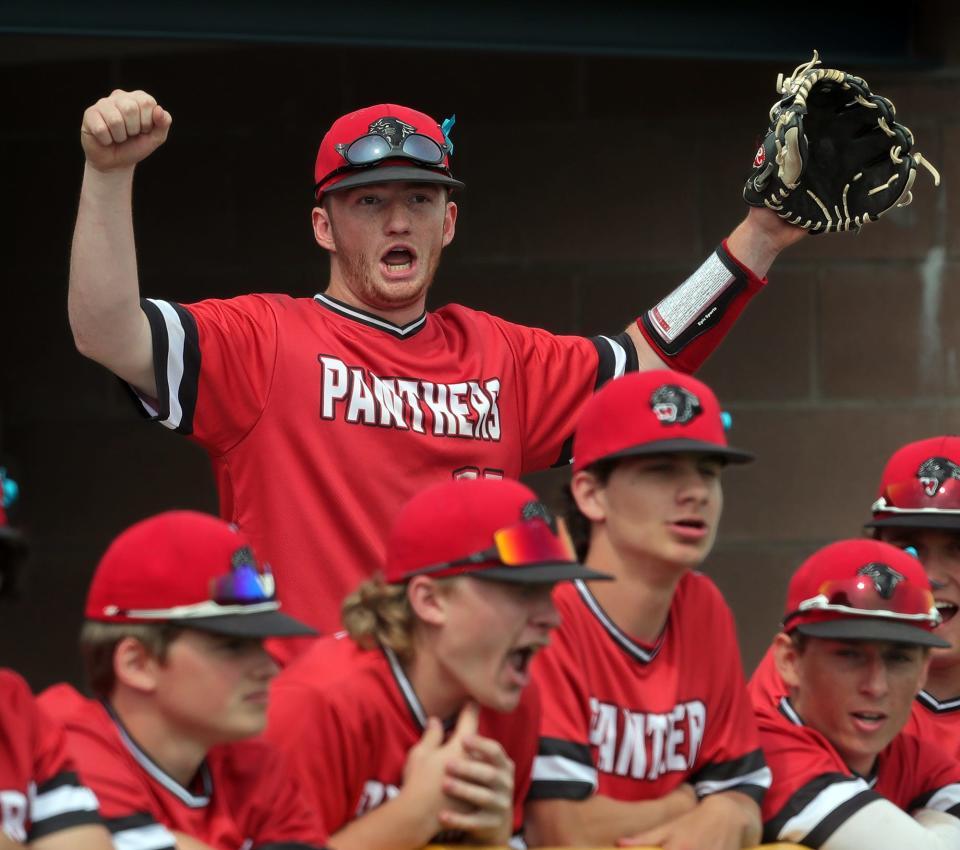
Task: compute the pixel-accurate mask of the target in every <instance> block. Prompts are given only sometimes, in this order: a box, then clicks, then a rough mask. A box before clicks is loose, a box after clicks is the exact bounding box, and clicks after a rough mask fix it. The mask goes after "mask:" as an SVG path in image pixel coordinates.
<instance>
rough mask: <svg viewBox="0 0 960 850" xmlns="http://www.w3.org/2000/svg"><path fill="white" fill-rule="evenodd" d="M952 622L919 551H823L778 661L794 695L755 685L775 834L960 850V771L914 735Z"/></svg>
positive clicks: (942, 751)
mask: <svg viewBox="0 0 960 850" xmlns="http://www.w3.org/2000/svg"><path fill="white" fill-rule="evenodd" d="M939 622H940V616H939V614H938V613H937V609H936V606H935V603H934V598H933V593H932V591H931V586H930V581H929V580H928V578H927V576H926V575H925V574H924V569H923V566H922V565H921V564H920V562H919V561H918V560H917V559H915V558H914V557H913V556H912V555H910V554H908V553H907V552H904V551H903V550H901V549H897V548H896V547H894V546H891V545H889V544H887V543H882V542H880V541H877V540H846V541H841V542H840V543H834V544H832V545H831V546H827V547H826V548H824V549H821V550H820V551H818V552H816V553H815V554H814V555H812V556H811V557H810V558H809V559H807V561H805V562H804V563H803V564H802V565H801V566H800V568H799V569H798V570H797V572H796V573H795V574H794V576H793V578H792V579H791V581H790V588H789V590H788V593H787V604H786V610H785V615H784V619H783V631H782V632H780V633H779V634H778V635H777V636H776V638H775V639H774V641H773V647H772V649H773V658H774V661H775V664H776V667H777V670H778V672H779V674H780V676H781V677H782V679H783V681H784V683H785V684H786V690H787V694H786V695H785V696H782V697H780V698H778V699H776V700H773V699H771V698H770V694H769V691H766V690H764V689H756V688H754V686H753V683H751V695H752V696H753V700H754V706H755V710H756V714H757V720H758V724H759V727H760V739H761V743H762V745H763V749H764V753H765V754H766V756H767V759H768V761H769V763H770V768H771V769H772V771H773V774H774V777H775V781H774V784H773V787H772V788H771V789H770V791H769V793H768V794H767V797H766V799H765V800H764V805H763V818H764V838H765V840H767V841H777V840H779V841H793V842H797V843H800V844H803V845H805V846H808V847H819V848H824V850H862V848H871V850H903V848H910V850H946V848H953V850H956V848H960V763H958V762H957V759H956V756H955V755H954V754H953V750H952V748H951V747H948V746H944V745H943V743H941V742H938V741H935V740H931V739H930V738H929V737H926V736H923V735H918V734H916V733H915V732H913V731H908V730H905V729H904V724H905V723H906V722H907V719H908V717H909V716H910V711H911V706H912V705H913V703H914V697H915V696H916V695H917V693H918V691H919V690H920V688H922V687H923V683H924V680H925V678H926V674H927V668H928V665H929V662H930V658H929V653H930V648H931V647H942V648H946V647H948V646H949V644H948V643H947V642H946V641H945V640H943V639H942V638H940V637H938V636H937V635H935V634H934V633H933V629H934V628H935V627H936V625H937V624H938V623H939Z"/></svg>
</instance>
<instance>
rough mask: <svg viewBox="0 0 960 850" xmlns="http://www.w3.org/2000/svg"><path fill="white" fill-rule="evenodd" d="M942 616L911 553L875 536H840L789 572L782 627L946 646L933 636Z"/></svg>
mask: <svg viewBox="0 0 960 850" xmlns="http://www.w3.org/2000/svg"><path fill="white" fill-rule="evenodd" d="M939 624H940V615H939V613H938V612H937V607H936V604H935V603H934V601H933V591H932V589H931V587H930V580H929V579H928V578H927V574H926V573H925V572H924V570H923V565H922V564H921V563H920V561H918V560H917V559H916V558H915V557H914V556H913V555H910V554H909V553H907V552H905V551H903V550H902V549H898V548H897V547H896V546H891V545H890V544H889V543H882V542H881V541H879V540H863V539H860V540H841V541H840V542H838V543H831V544H830V545H829V546H825V547H824V548H823V549H820V550H818V551H817V552H815V553H814V554H813V555H811V556H810V557H809V558H807V560H806V561H804V562H803V563H802V564H801V565H800V568H799V569H798V570H797V571H796V572H795V573H794V574H793V578H792V579H790V587H789V589H788V590H787V606H786V609H785V612H784V618H783V628H784V631H787V632H793V631H797V632H800V633H801V634H805V635H810V636H812V637H820V638H833V639H836V640H882V641H892V642H894V643H909V644H916V645H920V646H937V647H948V646H950V644H949V643H948V642H947V641H945V640H942V639H941V638H939V637H937V636H936V635H934V634H933V629H934V628H935V627H936V626H937V625H939Z"/></svg>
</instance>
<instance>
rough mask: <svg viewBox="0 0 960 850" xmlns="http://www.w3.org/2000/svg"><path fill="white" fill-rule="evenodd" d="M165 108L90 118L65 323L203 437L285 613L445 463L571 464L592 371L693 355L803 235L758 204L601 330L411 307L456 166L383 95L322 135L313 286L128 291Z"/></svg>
mask: <svg viewBox="0 0 960 850" xmlns="http://www.w3.org/2000/svg"><path fill="white" fill-rule="evenodd" d="M171 121H172V119H171V116H170V114H169V113H168V112H166V111H165V110H164V109H162V108H161V107H160V106H158V105H157V104H156V101H155V100H154V99H153V98H152V97H151V96H149V95H147V94H145V93H143V92H132V93H128V92H122V91H116V92H114V93H113V94H112V95H110V96H109V97H107V98H104V99H102V100H100V101H98V102H97V103H96V104H95V105H94V106H92V107H91V108H90V109H88V110H87V111H86V113H85V115H84V121H83V129H82V141H83V148H84V151H85V154H86V168H85V170H84V178H83V187H82V191H81V198H80V208H79V215H78V219H77V225H76V231H75V235H74V242H73V254H72V259H71V275H70V321H71V326H72V328H73V332H74V337H75V339H76V342H77V345H78V347H79V349H80V351H82V352H83V353H84V354H86V355H87V356H89V357H91V358H93V359H94V360H97V361H98V362H100V363H102V364H103V365H105V366H106V367H107V368H109V369H110V370H112V371H113V372H115V373H116V374H117V375H119V376H120V377H121V378H123V379H124V380H126V381H127V382H129V383H130V385H131V386H132V387H134V388H136V390H137V391H138V393H139V395H140V398H141V400H142V402H143V407H144V408H145V409H146V410H147V411H148V413H149V414H150V415H151V416H152V417H153V418H154V419H156V420H159V421H161V422H162V423H163V424H164V425H166V426H167V427H169V428H172V429H174V430H176V431H178V432H179V433H182V434H188V435H192V437H193V438H194V439H195V440H197V441H198V442H199V443H201V444H202V445H203V446H204V447H205V448H206V449H207V450H208V451H209V453H210V454H211V456H212V458H213V463H214V467H215V472H216V475H217V478H218V486H219V490H220V503H221V510H222V512H223V514H224V517H225V518H227V519H230V520H233V521H236V522H237V523H239V524H240V525H241V526H242V527H243V528H244V530H245V531H246V532H247V533H248V534H250V535H251V538H252V539H253V542H254V545H255V546H257V549H258V551H260V552H261V553H262V556H263V557H264V558H266V559H268V560H269V561H270V562H271V563H272V564H273V565H274V567H275V569H276V571H277V575H278V577H279V579H280V586H281V589H282V592H283V593H284V604H285V605H286V606H287V608H288V609H289V610H290V611H291V613H292V614H294V615H296V616H298V617H300V618H301V619H303V620H305V621H306V622H309V623H310V624H311V625H313V626H315V627H317V628H319V629H320V630H321V631H327V632H329V631H333V630H335V629H336V628H337V627H338V625H339V623H338V612H339V610H340V603H341V601H342V600H343V598H344V597H345V596H346V594H347V593H349V592H350V591H352V590H353V589H354V588H355V587H356V586H357V585H358V584H359V583H360V582H361V581H362V580H364V579H365V578H368V577H369V576H370V574H371V570H372V569H373V565H376V564H379V563H381V562H382V558H383V548H384V534H385V529H386V528H387V527H389V524H390V522H391V521H392V519H393V518H394V517H395V516H396V513H397V510H398V508H399V506H400V505H402V504H403V503H404V502H405V501H407V499H409V498H410V497H411V496H413V495H414V494H415V493H417V492H419V491H420V490H422V489H423V488H424V487H425V486H428V485H429V484H431V483H435V482H438V481H443V480H444V479H449V478H450V477H451V476H474V477H476V476H482V477H513V478H516V477H518V476H519V475H520V474H521V473H524V472H528V471H531V470H535V469H542V468H545V467H548V466H550V465H551V464H555V463H557V462H563V461H565V460H566V457H565V446H566V444H567V441H568V438H569V436H570V434H571V432H572V430H573V423H574V420H575V418H576V415H577V413H578V411H579V409H580V406H581V405H582V403H583V402H584V401H585V400H586V399H587V398H588V397H589V395H590V394H591V393H592V392H593V391H594V390H595V389H596V387H598V386H599V385H601V384H603V383H604V382H605V381H606V380H608V379H609V378H611V377H614V376H618V375H621V374H623V373H624V372H625V371H630V370H636V369H645V368H661V367H662V366H663V365H664V363H667V364H668V365H670V366H671V367H674V368H677V369H681V370H684V371H693V370H695V369H696V368H697V367H698V366H699V365H700V363H702V362H703V360H704V359H705V358H706V356H707V355H708V354H709V353H710V351H712V350H713V348H714V347H715V346H716V345H717V344H718V343H719V341H720V340H721V339H722V337H723V335H724V334H725V333H726V331H727V330H728V329H729V327H730V326H731V324H732V323H733V321H734V320H735V318H736V316H737V315H738V314H739V312H740V311H741V310H742V309H743V307H744V306H745V305H746V303H747V301H748V300H749V298H750V297H751V296H752V295H753V294H755V293H756V292H758V291H759V290H760V289H761V287H762V286H763V283H764V280H762V279H761V278H762V276H763V275H764V274H766V272H767V269H768V268H769V267H770V265H771V263H772V262H773V260H774V258H775V257H776V256H777V254H778V253H779V252H780V251H781V250H782V249H783V248H784V247H786V246H788V245H789V244H791V243H793V242H795V241H796V240H798V239H799V238H800V237H801V236H802V235H803V234H804V232H805V231H804V230H802V229H801V228H798V227H793V226H791V225H789V224H786V223H784V222H783V221H781V219H780V218H778V217H777V215H776V214H774V212H772V211H771V210H768V209H761V208H758V209H753V210H751V211H750V213H749V214H748V215H747V217H746V218H745V219H744V221H743V222H742V223H741V224H740V225H739V226H738V227H737V228H736V229H735V230H734V231H733V233H732V234H731V235H730V236H729V238H728V239H727V240H725V241H724V243H723V245H722V246H721V247H719V248H718V249H717V251H716V252H715V253H714V254H713V255H711V257H710V258H709V259H708V260H707V261H706V263H705V264H704V265H703V267H702V268H701V269H700V270H699V271H698V272H696V273H695V274H694V275H693V277H692V279H691V281H690V282H689V284H688V285H685V287H683V288H682V291H679V294H678V293H675V297H674V298H673V300H671V301H670V302H669V303H668V302H667V301H665V302H663V303H661V304H660V305H658V309H657V310H655V311H651V312H650V313H649V314H647V315H645V316H644V318H643V319H642V320H640V321H638V322H631V323H630V326H629V327H628V328H627V329H626V330H623V331H620V330H617V329H611V330H612V334H611V336H609V337H603V336H598V337H594V338H591V339H587V338H581V337H572V336H571V337H560V336H554V335H552V334H549V333H547V332H545V331H541V330H536V329H532V328H528V327H524V326H520V325H515V324H512V323H509V322H506V321H503V320H501V319H498V318H496V317H494V316H490V315H488V314H485V313H479V312H477V311H474V310H470V309H467V308H464V307H460V306H457V305H449V306H446V307H442V308H440V309H439V310H436V311H434V312H426V311H425V304H426V297H427V290H428V288H429V287H430V284H431V282H432V280H433V277H434V273H435V271H436V269H437V265H438V262H439V258H440V254H441V252H442V250H443V249H444V248H445V247H446V246H447V245H449V244H450V242H451V241H452V240H453V238H454V233H455V230H456V224H457V205H456V204H455V203H454V202H453V201H452V200H451V196H450V192H451V191H453V190H456V189H458V188H460V187H462V185H463V184H462V183H460V182H459V181H457V180H455V179H454V178H453V177H452V175H451V172H450V152H451V150H452V145H451V144H450V142H449V138H448V136H447V134H446V133H445V132H444V131H443V129H442V128H441V127H440V126H439V125H438V124H437V122H436V121H434V120H433V119H431V118H430V117H428V116H427V115H424V114H423V113H421V112H417V111H414V110H412V109H408V108H406V107H403V106H396V105H389V104H387V105H381V106H374V107H369V108H366V109H361V110H359V111H357V112H354V113H351V114H349V115H346V116H344V117H342V118H340V119H338V120H337V121H336V122H335V123H334V125H333V126H332V128H331V129H330V131H329V132H328V133H327V134H326V136H325V137H324V139H323V142H322V144H321V146H320V150H319V154H318V157H317V164H316V171H315V179H316V194H315V197H316V206H315V208H314V210H313V229H314V234H315V237H316V241H317V243H318V244H319V245H320V246H321V247H322V248H323V249H324V250H326V251H327V252H328V253H329V255H330V278H329V281H328V283H327V286H326V289H325V291H324V292H323V293H322V294H320V295H317V296H315V297H314V298H298V299H294V298H290V297H288V296H285V295H243V296H241V297H239V298H234V299H230V300H212V301H203V302H200V303H197V304H190V305H181V304H175V303H172V302H168V301H162V300H144V301H142V302H141V300H140V296H139V289H138V275H137V264H136V256H135V249H134V238H133V227H132V222H131V191H132V184H133V171H134V167H135V165H136V164H137V163H139V162H140V161H141V160H143V159H145V158H146V157H147V156H149V155H150V154H151V153H152V152H153V151H154V150H155V149H156V148H157V147H158V146H159V145H161V144H162V143H163V142H164V141H165V140H166V138H167V133H168V131H169V129H170V126H171ZM445 126H449V125H447V123H446V122H445ZM529 155H530V159H531V161H533V160H534V159H535V154H534V153H533V152H531V153H530V154H529ZM531 167H532V165H531ZM704 293H707V295H704ZM704 299H705V300H704ZM681 314H683V315H681ZM671 323H673V324H671ZM358 458H359V459H362V460H361V461H359V462H360V463H362V464H364V465H365V468H368V469H369V470H370V471H369V472H368V473H367V474H358V472H357V463H358V460H357V459H358ZM317 552H323V553H324V558H323V563H324V566H323V567H322V568H321V567H318V566H316V564H317V561H316V557H315V555H316V553H317ZM275 649H276V651H279V652H283V651H284V648H283V647H279V646H278V647H275Z"/></svg>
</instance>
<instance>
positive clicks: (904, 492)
mask: <svg viewBox="0 0 960 850" xmlns="http://www.w3.org/2000/svg"><path fill="white" fill-rule="evenodd" d="M871 510H872V511H873V512H874V513H918V512H923V511H931V512H933V513H948V512H949V513H958V514H960V480H957V479H956V478H948V479H947V480H946V481H944V482H942V483H941V482H939V481H937V480H936V479H934V478H912V479H910V480H909V481H902V482H900V483H898V484H889V485H887V486H886V487H885V488H884V490H883V494H882V495H881V496H880V498H879V499H877V501H875V502H874V503H873V506H872V507H871Z"/></svg>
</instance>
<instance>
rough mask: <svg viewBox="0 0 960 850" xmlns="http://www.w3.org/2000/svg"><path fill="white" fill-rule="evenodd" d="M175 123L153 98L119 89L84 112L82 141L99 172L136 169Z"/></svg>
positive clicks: (139, 92) (163, 139)
mask: <svg viewBox="0 0 960 850" xmlns="http://www.w3.org/2000/svg"><path fill="white" fill-rule="evenodd" d="M172 123H173V118H172V117H171V115H170V113H169V112H167V111H166V110H165V109H163V108H162V107H160V106H159V105H158V104H157V101H156V99H155V98H154V97H153V96H152V95H149V94H147V93H146V92H144V91H132V92H127V91H121V90H120V89H117V90H116V91H114V92H112V93H111V94H110V96H109V97H103V98H100V100H98V101H97V102H96V103H95V104H94V105H93V106H91V107H90V108H89V109H87V111H86V112H84V113H83V125H82V126H81V128H80V142H81V144H82V145H83V152H84V153H85V154H86V157H87V163H88V164H89V165H90V166H91V167H92V168H95V169H96V170H97V171H114V170H118V169H123V168H133V166H135V165H136V164H137V163H138V162H140V161H141V160H142V159H146V158H147V157H148V156H150V154H152V153H153V152H154V151H155V150H156V149H157V148H158V147H160V145H162V144H163V143H164V142H165V141H166V139H167V133H169V132H170V125H171V124H172Z"/></svg>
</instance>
